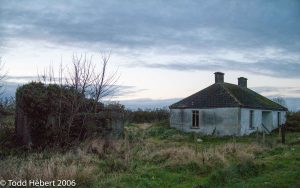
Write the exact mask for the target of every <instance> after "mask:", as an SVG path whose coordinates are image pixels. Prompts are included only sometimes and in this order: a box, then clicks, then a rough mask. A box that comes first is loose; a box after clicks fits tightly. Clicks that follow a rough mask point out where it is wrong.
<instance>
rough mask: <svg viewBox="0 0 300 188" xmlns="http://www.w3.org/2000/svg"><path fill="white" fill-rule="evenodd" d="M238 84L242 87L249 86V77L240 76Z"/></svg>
mask: <svg viewBox="0 0 300 188" xmlns="http://www.w3.org/2000/svg"><path fill="white" fill-rule="evenodd" d="M238 85H239V86H240V87H245V88H247V78H244V77H239V78H238Z"/></svg>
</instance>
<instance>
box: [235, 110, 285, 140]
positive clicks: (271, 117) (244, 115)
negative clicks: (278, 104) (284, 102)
mask: <svg viewBox="0 0 300 188" xmlns="http://www.w3.org/2000/svg"><path fill="white" fill-rule="evenodd" d="M250 110H253V111H254V117H253V127H254V128H253V129H251V128H250ZM267 112H268V113H267ZM278 112H279V113H280V124H284V123H285V121H286V112H284V111H270V110H261V109H249V108H241V132H240V133H241V135H248V134H251V133H252V132H255V131H256V130H257V128H258V130H259V131H263V128H262V123H264V125H265V127H266V128H267V129H268V130H269V131H272V130H274V129H276V128H277V127H278V124H277V113H278ZM263 113H265V118H266V119H264V120H263Z"/></svg>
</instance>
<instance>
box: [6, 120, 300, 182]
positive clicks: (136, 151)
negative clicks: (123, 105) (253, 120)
mask: <svg viewBox="0 0 300 188" xmlns="http://www.w3.org/2000/svg"><path fill="white" fill-rule="evenodd" d="M6 123H9V121H8V122H6ZM10 123H12V122H10ZM6 128H7V127H6ZM7 131H9V130H7ZM2 136H3V135H2ZM286 137H287V144H286V145H282V144H280V139H279V137H278V132H274V133H272V134H271V135H266V136H265V139H263V136H262V135H261V134H259V135H256V134H254V135H250V136H247V137H223V138H216V137H209V136H200V135H195V134H191V133H181V132H179V131H177V130H175V129H171V128H169V127H168V123H167V122H160V123H152V124H127V125H126V131H125V136H124V139H122V140H103V139H96V138H95V139H90V140H87V141H85V142H84V143H81V144H80V145H79V146H77V147H73V148H71V149H70V150H67V151H64V150H60V149H54V148H52V149H46V150H44V151H35V152H33V151H26V150H24V149H22V148H14V149H10V148H2V150H1V156H0V157H1V158H0V159H1V160H0V169H1V171H0V179H4V180H9V179H14V180H24V179H42V180H49V181H51V180H57V179H60V180H63V179H64V180H75V182H76V184H77V187H297V186H300V170H299V167H300V145H299V142H300V133H299V132H287V134H286Z"/></svg>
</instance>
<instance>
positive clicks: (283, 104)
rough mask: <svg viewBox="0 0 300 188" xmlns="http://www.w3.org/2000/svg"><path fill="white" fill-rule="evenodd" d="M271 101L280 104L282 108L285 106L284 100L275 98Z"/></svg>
mask: <svg viewBox="0 0 300 188" xmlns="http://www.w3.org/2000/svg"><path fill="white" fill-rule="evenodd" d="M272 101H274V102H276V103H278V104H280V105H281V106H284V107H286V106H287V105H286V102H285V100H284V98H282V97H275V98H273V99H272Z"/></svg>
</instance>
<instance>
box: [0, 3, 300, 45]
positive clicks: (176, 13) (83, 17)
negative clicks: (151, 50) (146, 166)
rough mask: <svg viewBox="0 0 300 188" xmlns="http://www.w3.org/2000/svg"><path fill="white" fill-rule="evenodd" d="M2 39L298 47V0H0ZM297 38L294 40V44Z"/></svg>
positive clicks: (299, 29)
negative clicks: (48, 0)
mask: <svg viewBox="0 0 300 188" xmlns="http://www.w3.org/2000/svg"><path fill="white" fill-rule="evenodd" d="M1 7H2V8H0V9H1V15H0V16H1V19H2V20H1V24H0V28H1V32H2V38H7V37H21V38H23V37H24V38H31V39H36V38H40V39H47V40H52V41H55V42H60V43H69V44H72V43H74V42H87V43H95V42H100V43H109V44H112V45H116V46H121V47H129V48H131V47H140V46H143V47H147V46H149V45H150V46H161V45H177V44H179V45H182V46H184V47H187V48H191V47H193V48H195V47H196V48H207V47H212V48H214V47H216V48H217V47H218V46H223V47H232V48H233V47H253V46H254V45H255V46H259V45H261V46H274V45H277V46H280V47H283V48H289V49H295V47H297V50H299V38H300V36H299V33H300V25H299V23H298V21H299V18H300V13H299V12H300V11H299V9H300V8H299V7H300V3H299V1H296V0H295V1H283V0H282V1H275V2H274V1H251V2H241V1H233V0H232V1H226V3H225V2H224V1H220V0H211V1H196V0H190V1H180V0H175V1H162V0H161V1H160V0H155V1H137V0H134V1H126V0H125V1H121V0H112V1H94V0H89V1H72V0H71V1H70V0H69V1H51V2H47V1H37V0H30V1H22V2H20V1H12V0H4V1H1ZM297 41H298V42H297Z"/></svg>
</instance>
